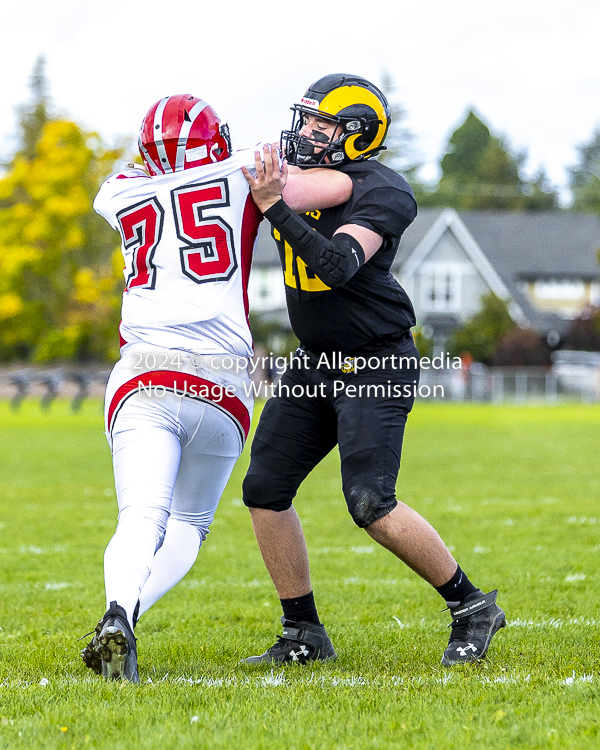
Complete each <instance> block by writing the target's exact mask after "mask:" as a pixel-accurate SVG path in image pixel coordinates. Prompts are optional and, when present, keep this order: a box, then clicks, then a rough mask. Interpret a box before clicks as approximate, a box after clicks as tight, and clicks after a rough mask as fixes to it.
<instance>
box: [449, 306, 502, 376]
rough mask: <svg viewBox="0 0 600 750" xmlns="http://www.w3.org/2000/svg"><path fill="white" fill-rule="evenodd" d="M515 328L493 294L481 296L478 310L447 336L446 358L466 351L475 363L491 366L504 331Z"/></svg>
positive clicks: (460, 354) (457, 355)
mask: <svg viewBox="0 0 600 750" xmlns="http://www.w3.org/2000/svg"><path fill="white" fill-rule="evenodd" d="M514 328H516V323H515V322H514V320H513V319H512V318H511V316H510V313H509V311H508V306H507V304H506V302H504V300H501V299H500V298H499V297H497V296H496V295H495V294H494V293H493V292H489V293H488V294H484V295H483V297H482V298H481V307H480V309H479V310H478V311H477V312H476V313H475V315H473V316H472V317H471V318H469V320H467V321H466V323H465V324H464V325H463V326H461V327H460V328H458V329H457V330H456V331H455V332H454V333H453V334H452V336H451V337H450V340H449V342H448V351H449V352H450V356H452V357H459V356H462V355H463V354H464V353H465V352H469V354H471V356H472V357H473V359H474V360H475V361H476V362H483V363H484V364H486V365H489V364H491V362H492V359H493V357H494V353H495V351H496V348H497V346H498V343H499V342H500V340H501V339H502V337H503V336H504V334H505V333H506V332H507V331H510V330H512V329H514Z"/></svg>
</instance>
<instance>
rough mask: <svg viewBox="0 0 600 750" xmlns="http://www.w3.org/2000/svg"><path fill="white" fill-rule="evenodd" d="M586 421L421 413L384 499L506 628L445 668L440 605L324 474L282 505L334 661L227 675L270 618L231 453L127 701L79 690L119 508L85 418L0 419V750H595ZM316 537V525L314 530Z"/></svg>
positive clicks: (94, 426) (58, 412)
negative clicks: (290, 511) (444, 555)
mask: <svg viewBox="0 0 600 750" xmlns="http://www.w3.org/2000/svg"><path fill="white" fill-rule="evenodd" d="M599 428H600V408H599V407H597V406H586V405H583V406H580V405H574V406H556V407H553V408H550V407H535V406H529V407H491V406H479V405H443V404H433V403H420V404H418V405H417V407H416V408H415V411H414V413H413V415H412V416H411V418H410V421H409V426H408V429H407V435H406V440H405V449H404V456H403V464H402V469H401V473H400V481H399V484H398V497H399V498H401V499H403V500H405V501H406V502H407V503H409V504H410V505H412V506H413V507H414V508H415V509H416V510H418V511H419V512H421V513H422V514H423V515H424V516H425V517H426V518H428V520H430V521H431V522H432V523H433V524H434V526H435V527H436V528H437V530H438V531H439V532H440V534H441V535H442V537H443V538H444V539H445V541H446V542H447V543H448V545H450V546H451V548H452V549H453V551H454V554H455V556H456V557H457V559H458V560H459V562H460V563H461V565H462V567H463V568H464V569H465V570H466V571H467V573H468V574H469V576H470V577H471V579H472V580H473V581H474V582H475V583H476V584H478V585H479V586H480V587H482V588H484V589H485V590H486V591H487V590H489V589H491V588H499V589H500V595H499V603H500V604H501V606H502V607H503V608H504V609H505V611H506V613H507V617H508V620H509V627H508V628H506V629H504V630H502V631H500V633H499V634H498V635H497V636H496V638H495V639H494V641H493V643H492V646H491V649H490V652H489V655H488V658H487V660H486V661H485V662H483V663H481V664H480V665H470V666H466V667H460V668H455V669H452V670H448V669H445V668H442V667H441V666H440V658H441V654H442V652H443V650H444V647H445V644H446V642H447V636H448V630H447V627H446V626H447V624H448V622H449V617H448V613H447V612H444V613H441V611H440V610H441V609H442V608H443V606H444V605H443V602H442V601H441V600H440V599H439V597H438V596H437V594H436V593H435V591H433V590H432V589H430V588H429V587H428V586H427V585H426V584H425V583H423V582H422V581H421V580H420V579H418V578H417V576H415V575H414V574H413V573H411V572H410V571H409V570H408V569H406V568H405V567H403V565H402V564H401V563H399V562H398V561H397V560H396V559H395V558H393V557H392V556H391V555H390V554H389V553H388V552H386V551H385V550H383V549H380V548H379V547H377V545H376V544H375V543H374V542H372V540H371V539H370V538H369V537H368V536H367V535H366V534H365V532H363V531H361V530H359V529H357V528H356V527H354V525H353V524H352V522H351V520H350V518H349V516H348V515H347V513H346V510H345V505H344V501H343V498H342V495H341V490H340V479H339V471H338V464H339V461H338V458H337V455H336V454H332V455H331V456H329V457H328V459H327V460H326V461H325V462H324V463H323V464H322V466H320V467H319V468H318V469H317V470H316V471H315V472H314V474H313V475H312V477H311V478H310V479H309V480H308V481H307V482H306V484H305V486H304V487H303V489H302V491H301V494H300V496H299V498H298V500H297V509H298V511H299V513H300V516H301V518H302V521H303V523H304V525H305V530H306V536H307V540H308V545H309V551H310V553H311V561H312V574H313V582H314V587H315V592H316V596H317V603H318V606H319V613H320V615H321V618H322V619H323V621H324V622H325V623H326V625H327V628H328V632H329V633H330V635H331V637H332V639H333V641H334V644H335V647H336V650H337V652H338V657H339V658H338V660H337V661H336V662H335V663H333V664H327V665H323V664H316V665H310V666H307V667H294V666H290V667H286V668H276V669H272V668H270V667H258V668H256V667H254V668H253V667H250V666H246V665H244V666H241V665H240V664H239V661H240V659H241V658H242V657H243V656H246V655H248V654H251V653H256V652H257V649H260V650H263V649H264V648H265V647H267V646H268V645H270V644H271V643H272V642H273V641H274V637H275V635H277V633H278V632H280V630H279V625H278V618H279V615H280V610H279V604H278V601H277V598H276V595H275V593H274V589H273V588H272V585H271V583H270V579H269V578H268V574H267V573H266V571H265V569H264V567H263V564H262V561H261V559H260V555H259V553H258V550H257V547H256V544H255V542H254V537H253V534H252V530H251V527H250V523H249V517H248V514H247V512H246V510H245V509H244V507H243V506H242V504H241V500H240V486H241V480H242V477H243V474H244V470H245V467H246V464H247V452H246V453H245V454H244V456H243V457H242V459H241V460H240V462H239V464H238V466H237V468H236V471H235V473H234V475H233V477H232V479H231V481H230V484H229V486H228V488H227V490H226V492H225V494H224V496H223V499H222V501H221V506H220V508H219V511H218V513H217V517H216V519H215V522H214V525H213V529H212V532H211V534H210V535H209V538H208V539H207V541H206V542H205V545H204V546H203V548H202V550H201V553H200V557H199V559H198V562H197V563H196V565H195V567H194V568H193V569H192V571H191V572H190V573H189V575H188V576H187V577H186V579H184V581H183V582H182V583H181V584H180V585H179V586H178V587H177V588H176V589H174V590H173V591H171V592H169V594H167V595H166V596H165V597H164V599H163V600H162V601H161V602H159V603H158V604H157V605H156V606H155V607H154V608H153V610H151V611H150V612H149V613H147V614H146V615H145V616H144V618H143V619H142V621H141V622H140V625H139V626H138V629H137V636H138V639H139V641H138V642H139V650H140V674H141V684H140V685H139V686H133V685H130V684H124V685H119V684H110V685H109V684H106V683H104V682H103V681H102V680H101V679H100V678H98V677H96V676H95V675H93V674H92V673H91V672H89V671H88V670H86V669H85V668H84V666H83V664H82V663H81V661H80V658H79V650H80V648H81V646H82V643H77V640H76V639H77V637H78V636H80V635H83V634H84V633H87V632H88V631H89V630H91V629H92V628H93V626H94V625H95V623H96V622H97V620H98V618H99V616H100V615H101V614H102V613H103V611H104V589H103V581H102V555H103V551H104V547H105V546H106V543H107V542H108V540H109V538H110V536H111V534H112V531H113V529H114V526H115V520H116V502H115V496H114V489H113V480H112V472H111V465H110V457H109V451H108V447H107V445H106V442H105V439H104V436H103V434H102V416H101V407H100V404H99V403H97V402H87V403H86V404H85V405H84V407H83V409H82V411H81V412H80V413H79V414H77V415H73V414H71V413H70V412H69V406H68V404H67V403H64V402H57V403H55V404H54V405H53V406H52V409H51V411H50V412H49V413H44V412H42V411H41V410H40V408H39V405H38V404H37V403H34V402H33V401H28V402H26V403H24V404H23V407H22V409H21V411H20V412H18V413H16V414H15V413H12V412H11V411H10V410H9V407H8V404H6V403H0V448H1V450H0V498H1V500H0V507H1V516H0V748H1V749H4V748H7V749H9V748H10V750H13V749H17V748H110V749H111V750H120V749H121V748H122V749H123V750H134V749H136V748H144V749H146V748H147V749H148V750H171V749H173V750H181V749H186V748H210V749H211V750H212V748H232V749H234V748H244V749H246V748H247V749H248V750H251V749H254V748H267V749H271V748H273V749H274V750H279V748H281V750H304V749H309V748H310V749H313V750H330V749H332V750H336V749H338V748H339V749H340V750H342V749H343V750H346V749H350V748H353V749H354V748H400V747H401V748H423V749H427V750H429V749H430V748H452V749H453V750H463V748H512V747H522V748H588V747H589V748H598V747H600V700H599V698H600V671H599V669H598V666H599V661H600V638H599V634H600V631H599V628H600V597H599V596H598V588H599V587H598V583H599V580H600V577H599V575H598V555H599V551H600V508H599V504H598V501H599V500H600V473H599V470H598V466H599V460H598V456H599V455H600V429H599ZM323 519H326V523H324V522H323Z"/></svg>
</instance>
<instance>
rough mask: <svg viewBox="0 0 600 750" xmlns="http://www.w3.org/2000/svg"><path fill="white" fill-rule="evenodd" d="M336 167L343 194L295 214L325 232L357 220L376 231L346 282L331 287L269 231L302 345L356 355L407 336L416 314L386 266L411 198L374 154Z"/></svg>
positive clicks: (411, 209)
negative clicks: (374, 247) (344, 179)
mask: <svg viewBox="0 0 600 750" xmlns="http://www.w3.org/2000/svg"><path fill="white" fill-rule="evenodd" d="M341 171H342V172H345V173H346V174H347V175H348V176H349V177H350V178H351V179H352V183H353V191H352V197H351V198H350V200H349V201H348V202H347V203H343V204H342V205H340V206H335V207H334V208H327V209H324V210H322V211H311V212H309V213H307V214H304V215H303V216H302V218H303V219H304V220H305V221H306V222H307V224H309V225H310V226H311V227H313V228H314V229H315V230H316V231H317V232H319V233H320V234H322V235H323V236H324V237H327V238H328V239H330V238H331V237H332V236H333V234H334V233H335V232H336V230H337V229H339V228H340V227H341V226H343V225H345V224H359V225H360V226H363V227H366V228H367V229H371V230H372V231H373V232H376V233H377V234H379V235H381V236H382V237H383V244H382V245H381V247H380V248H379V250H378V251H377V252H376V253H375V254H374V255H373V256H372V257H371V258H370V260H369V261H368V262H367V263H365V264H364V265H363V266H361V268H359V270H358V271H357V272H356V273H355V274H354V276H353V277H352V278H351V279H350V280H349V281H348V282H347V283H346V284H344V285H343V286H341V287H338V288H336V289H331V288H330V287H328V286H327V285H326V284H325V283H324V282H323V281H321V279H320V278H319V277H318V276H317V275H315V274H314V273H313V272H312V271H310V269H309V268H308V267H307V265H306V263H304V261H303V260H302V259H301V258H299V257H298V256H297V255H296V253H295V252H294V248H293V246H291V245H290V244H289V243H288V242H286V241H284V240H283V239H282V238H281V235H280V234H279V232H278V231H277V230H275V229H274V230H273V237H274V239H275V241H276V243H277V248H278V250H279V255H280V259H281V264H282V266H283V271H284V281H285V291H286V299H287V306H288V312H289V316H290V322H291V324H292V329H293V331H294V333H295V334H296V336H297V337H298V338H299V339H300V342H301V344H302V345H303V346H304V347H305V348H306V349H309V350H310V351H313V352H316V353H321V352H344V353H346V354H358V353H359V352H360V351H369V350H371V351H374V350H376V349H382V348H386V346H388V345H389V342H398V341H401V340H402V339H403V338H406V339H407V340H410V339H409V329H410V328H411V326H414V325H415V313H414V310H413V306H412V304H411V302H410V299H409V298H408V295H407V294H406V292H405V291H404V289H403V288H402V287H401V286H400V284H398V282H397V281H396V280H395V279H394V277H393V276H392V274H391V273H390V268H391V265H392V262H393V260H394V257H395V255H396V251H397V250H398V244H399V242H400V237H401V236H402V233H403V232H404V230H405V229H406V228H407V227H408V226H409V225H410V224H411V222H412V221H413V219H414V218H415V216H416V214H417V205H416V202H415V197H414V194H413V192H412V190H411V188H410V185H409V184H408V183H407V182H406V180H405V179H404V178H403V177H402V176H401V175H399V174H398V173H397V172H394V171H393V170H391V169H389V168H388V167H386V166H384V165H383V164H380V163H379V162H377V161H364V162H357V163H351V164H347V165H345V166H343V167H341Z"/></svg>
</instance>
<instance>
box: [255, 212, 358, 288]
mask: <svg viewBox="0 0 600 750" xmlns="http://www.w3.org/2000/svg"><path fill="white" fill-rule="evenodd" d="M265 218H266V219H268V220H269V222H270V223H271V224H272V225H273V226H274V227H275V229H277V230H278V231H279V232H280V233H281V235H282V237H283V238H284V239H286V240H287V241H288V242H289V243H290V245H291V246H292V248H293V249H294V251H295V252H296V253H297V254H298V255H299V256H300V257H301V258H302V260H303V261H304V262H305V263H306V265H307V266H308V267H309V268H310V270H311V271H312V272H313V273H315V274H317V276H318V277H319V278H320V279H321V281H323V282H324V283H325V284H327V286H330V287H336V286H342V285H343V284H345V283H346V282H347V281H348V280H349V279H351V278H352V277H353V276H354V274H355V273H356V272H357V271H358V269H359V268H360V267H361V266H362V265H363V264H364V262H365V253H364V250H363V249H362V246H361V244H360V242H359V241H358V240H357V239H356V238H354V237H352V235H350V234H346V233H345V232H339V233H338V234H334V235H333V237H332V238H331V239H330V240H328V239H326V238H325V237H323V235H322V234H319V233H318V232H316V231H315V230H314V229H311V227H309V226H308V224H307V223H306V222H305V221H303V220H302V219H301V218H300V217H299V216H298V215H297V214H295V213H294V212H293V211H292V209H291V208H290V207H289V206H288V205H287V203H286V202H285V201H284V200H283V199H281V200H279V201H277V203H275V204H274V205H273V206H271V208H268V209H267V210H266V211H265Z"/></svg>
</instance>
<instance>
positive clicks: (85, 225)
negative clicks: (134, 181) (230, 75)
mask: <svg viewBox="0 0 600 750" xmlns="http://www.w3.org/2000/svg"><path fill="white" fill-rule="evenodd" d="M36 70H38V71H39V67H38V66H37V65H36ZM40 75H41V74H40ZM39 78H40V76H34V86H33V93H34V97H33V103H32V105H31V106H29V107H25V108H23V109H22V111H21V113H22V119H21V143H20V146H19V149H18V151H17V153H16V154H15V156H14V158H13V159H12V161H11V163H10V166H9V169H8V170H7V172H6V174H5V175H4V177H3V178H2V179H1V180H0V248H1V253H0V358H1V359H2V360H3V361H7V360H10V359H15V358H19V359H28V360H32V361H39V362H43V361H51V360H56V359H64V360H86V359H106V358H113V357H114V356H115V355H116V354H117V352H118V334H117V326H118V321H119V309H120V299H121V294H120V291H121V288H122V285H123V278H122V274H121V272H120V265H121V263H120V259H119V260H117V258H118V251H117V245H118V239H117V237H116V236H115V233H114V232H113V230H112V229H111V228H110V227H109V226H108V224H107V223H106V222H105V221H104V220H103V219H102V218H101V217H100V216H98V215H97V214H96V213H95V212H94V211H93V209H92V201H93V199H94V196H95V194H96V192H97V190H98V187H99V185H100V184H101V182H102V180H103V179H104V178H105V177H106V175H107V174H109V173H110V171H111V168H112V165H113V164H114V162H115V160H116V159H117V158H118V157H119V156H120V153H121V152H120V150H119V149H114V150H111V149H107V148H106V147H105V146H104V145H103V144H102V142H101V141H100V139H99V138H98V136H96V135H94V134H91V133H86V132H84V131H82V130H81V129H80V128H79V127H78V126H77V125H76V124H75V123H73V122H69V121H67V120H64V119H57V118H54V117H52V116H50V115H48V109H47V98H46V88H45V84H44V83H43V81H42V82H40V80H39ZM44 102H46V104H44ZM35 123H37V124H38V125H41V130H39V131H37V130H36V126H35Z"/></svg>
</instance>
